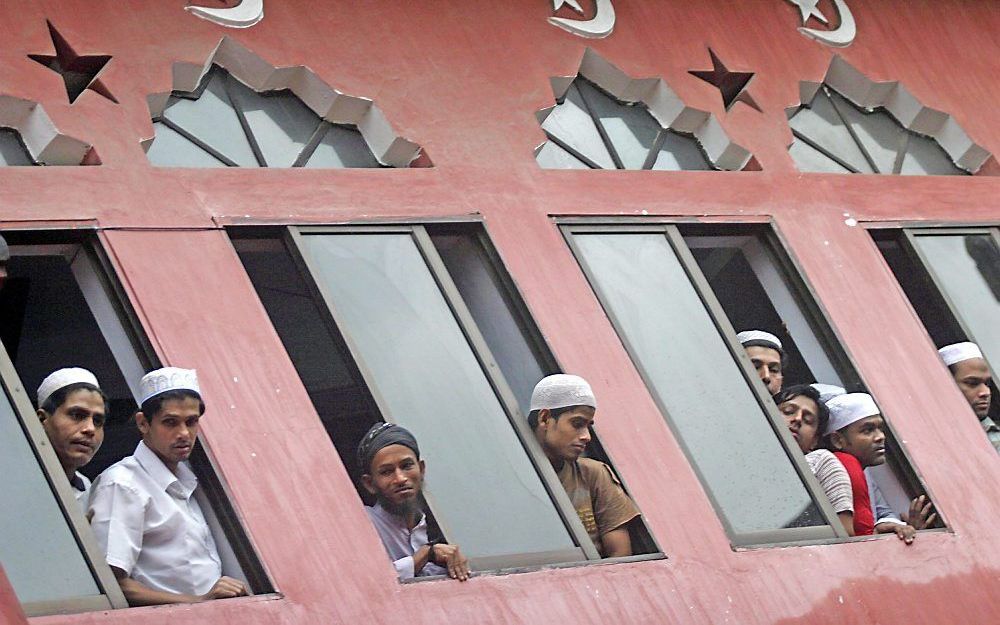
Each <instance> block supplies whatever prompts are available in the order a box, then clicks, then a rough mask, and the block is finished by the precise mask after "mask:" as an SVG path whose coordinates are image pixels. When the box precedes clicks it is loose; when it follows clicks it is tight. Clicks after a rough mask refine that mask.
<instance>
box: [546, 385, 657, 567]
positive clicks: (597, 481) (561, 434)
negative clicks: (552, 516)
mask: <svg viewBox="0 0 1000 625" xmlns="http://www.w3.org/2000/svg"><path fill="white" fill-rule="evenodd" d="M596 413H597V400H596V399H595V398H594V392H593V391H592V390H591V388H590V384H588V383H587V381H586V380H584V379H583V378H581V377H579V376H576V375H567V374H562V373H560V374H556V375H550V376H548V377H545V378H542V380H541V381H539V382H538V384H536V385H535V390H534V391H533V392H532V393H531V409H530V412H529V413H528V425H530V426H531V429H532V430H534V432H535V437H536V438H537V440H538V444H539V445H541V447H542V451H543V452H545V456H546V457H547V458H548V459H549V462H551V463H552V468H553V469H555V471H556V474H557V475H558V476H559V481H560V483H562V485H563V488H565V489H566V494H567V495H569V499H570V501H571V502H572V503H573V507H574V508H575V509H576V513H577V515H578V516H579V517H580V521H582V522H583V526H584V527H585V528H586V530H587V533H588V534H589V535H590V538H591V540H593V541H594V546H595V547H597V550H598V552H600V554H601V555H602V556H603V557H605V558H614V557H620V556H630V555H632V539H631V537H630V536H629V531H628V524H629V523H630V522H631V521H633V520H634V519H637V518H638V517H639V509H638V508H637V507H636V505H635V503H634V502H633V501H632V499H631V498H629V496H628V495H627V494H625V490H624V489H623V488H622V485H621V482H619V481H618V477H617V476H615V474H614V472H612V470H611V467H609V466H608V465H606V464H604V463H603V462H599V461H597V460H593V459H591V458H582V457H581V455H582V454H583V452H584V451H585V450H586V448H587V443H589V442H590V427H591V426H592V425H593V424H594V416H595V414H596Z"/></svg>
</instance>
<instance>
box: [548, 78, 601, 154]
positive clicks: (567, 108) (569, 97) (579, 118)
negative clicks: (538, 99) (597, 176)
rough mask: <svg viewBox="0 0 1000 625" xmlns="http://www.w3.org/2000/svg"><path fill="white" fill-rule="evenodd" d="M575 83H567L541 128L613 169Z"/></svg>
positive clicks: (561, 141) (572, 148)
mask: <svg viewBox="0 0 1000 625" xmlns="http://www.w3.org/2000/svg"><path fill="white" fill-rule="evenodd" d="M576 85H577V83H573V84H572V85H570V87H569V89H568V90H567V91H566V97H565V98H564V99H563V102H562V104H557V105H556V107H555V108H554V109H552V111H551V112H550V113H549V116H548V117H546V118H545V121H544V122H542V129H543V130H544V131H545V132H546V133H548V134H549V135H550V136H551V137H554V138H555V139H558V140H559V142H560V143H562V144H563V145H565V146H567V147H569V148H570V149H571V150H573V151H575V152H576V153H577V154H579V155H580V156H582V157H584V158H586V159H587V160H588V161H590V163H591V164H593V165H594V166H596V167H601V168H604V169H615V163H614V161H613V160H611V154H609V153H608V148H607V147H606V146H605V145H604V139H602V138H601V134H600V133H599V132H598V131H597V126H596V125H595V124H594V120H593V119H591V117H590V112H589V111H588V110H587V106H586V105H585V104H584V102H583V97H582V96H581V95H580V91H579V89H577V87H576Z"/></svg>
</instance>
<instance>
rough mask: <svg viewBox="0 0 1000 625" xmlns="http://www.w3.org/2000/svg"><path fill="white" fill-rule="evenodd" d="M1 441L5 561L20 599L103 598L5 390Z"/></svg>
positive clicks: (1, 550)
mask: <svg viewBox="0 0 1000 625" xmlns="http://www.w3.org/2000/svg"><path fill="white" fill-rule="evenodd" d="M32 416H34V415H32ZM0 440H2V441H3V453H0V475H2V476H3V480H0V498H2V499H3V502H4V503H3V508H4V511H3V512H2V513H0V535H2V536H3V540H0V562H3V568H4V572H5V573H6V574H7V577H8V578H9V579H10V582H11V585H13V587H14V592H15V593H17V597H18V599H20V600H21V603H34V602H39V601H58V600H65V599H72V598H75V597H86V596H99V595H100V594H101V592H100V590H99V589H98V587H97V583H96V582H95V581H94V577H93V575H92V574H91V572H90V568H89V567H88V566H87V563H86V561H85V560H84V559H83V554H82V553H81V551H80V547H79V546H78V545H77V542H76V539H75V538H74V536H73V534H72V532H71V531H70V529H69V526H68V525H67V521H66V517H64V516H63V513H62V510H61V509H60V508H59V504H58V503H57V502H56V499H55V495H54V494H53V492H52V489H51V487H50V486H49V484H48V482H47V481H46V479H45V477H44V475H43V474H42V470H41V468H40V467H39V463H38V460H37V458H36V457H35V454H34V452H33V451H32V449H31V446H30V444H29V443H28V440H27V439H26V438H25V434H24V430H22V429H21V425H20V423H19V422H18V420H17V416H16V415H15V413H14V409H13V407H12V406H11V404H10V400H9V398H8V397H7V395H6V394H5V393H3V392H2V391H0ZM63 479H65V478H63ZM72 503H73V504H75V502H72Z"/></svg>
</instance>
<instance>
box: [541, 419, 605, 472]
mask: <svg viewBox="0 0 1000 625" xmlns="http://www.w3.org/2000/svg"><path fill="white" fill-rule="evenodd" d="M595 412H596V411H595V410H594V409H593V408H591V407H590V406H573V407H572V408H570V409H569V410H567V411H566V412H564V413H562V414H561V415H559V418H558V419H556V418H554V417H553V416H552V411H551V410H548V409H543V410H541V411H539V413H538V428H537V429H536V432H538V440H539V442H540V443H541V445H542V450H543V451H544V452H545V455H546V456H548V458H549V459H550V460H563V461H567V460H568V461H570V462H572V461H574V460H576V459H577V458H579V457H580V454H582V453H583V451H584V450H585V449H586V448H587V443H589V442H590V426H592V425H593V424H594V414H595Z"/></svg>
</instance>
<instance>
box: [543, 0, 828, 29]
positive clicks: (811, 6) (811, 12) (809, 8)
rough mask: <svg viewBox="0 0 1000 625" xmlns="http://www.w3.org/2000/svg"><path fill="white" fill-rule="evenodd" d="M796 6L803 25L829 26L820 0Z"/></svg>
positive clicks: (794, 0) (807, 0)
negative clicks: (812, 20)
mask: <svg viewBox="0 0 1000 625" xmlns="http://www.w3.org/2000/svg"><path fill="white" fill-rule="evenodd" d="M553 1H555V2H562V1H565V0H553ZM788 1H789V2H791V3H792V4H794V5H795V6H797V7H799V11H800V12H801V13H802V23H803V24H805V23H806V22H807V21H809V18H810V17H815V18H816V19H818V20H819V21H821V22H823V23H824V24H829V23H830V22H829V21H828V20H827V19H826V16H825V15H823V14H822V13H821V12H820V10H819V9H817V8H816V5H817V4H819V0H788Z"/></svg>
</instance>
